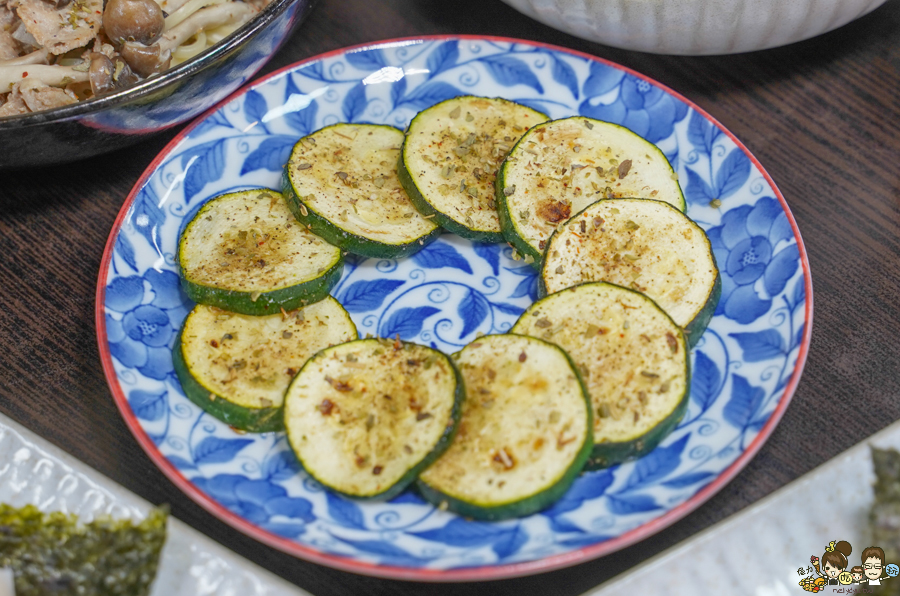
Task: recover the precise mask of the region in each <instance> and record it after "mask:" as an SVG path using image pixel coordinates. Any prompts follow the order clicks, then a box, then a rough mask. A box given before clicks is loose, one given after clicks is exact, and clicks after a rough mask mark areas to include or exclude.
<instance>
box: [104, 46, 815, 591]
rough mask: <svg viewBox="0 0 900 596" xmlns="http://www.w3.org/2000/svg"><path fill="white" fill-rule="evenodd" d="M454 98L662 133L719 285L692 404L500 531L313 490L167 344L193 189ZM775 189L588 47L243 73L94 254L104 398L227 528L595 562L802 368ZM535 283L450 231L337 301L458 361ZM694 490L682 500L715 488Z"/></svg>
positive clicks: (508, 320) (495, 565)
mask: <svg viewBox="0 0 900 596" xmlns="http://www.w3.org/2000/svg"><path fill="white" fill-rule="evenodd" d="M460 94H476V95H484V96H502V97H506V98H508V99H512V100H515V101H519V102H522V103H524V104H527V105H530V106H533V107H535V108H537V109H540V110H542V111H544V112H547V113H549V114H550V115H551V117H554V118H559V117H564V116H569V115H572V114H583V115H586V116H591V117H599V118H604V119H607V120H611V121H613V122H616V123H619V124H623V125H625V126H628V127H630V128H631V129H632V130H634V131H636V132H637V133H638V134H641V135H643V136H645V137H646V138H648V139H649V140H651V141H653V142H654V143H656V144H657V145H658V146H659V147H660V148H661V149H662V150H663V151H664V152H665V154H666V155H667V156H668V157H669V159H670V160H671V161H672V163H673V164H674V166H675V168H676V171H677V172H678V174H679V177H680V180H681V181H682V185H683V187H684V190H685V196H686V198H687V201H688V213H689V215H690V216H691V217H692V218H693V219H695V220H696V221H697V222H698V223H700V225H702V226H703V227H704V228H705V229H706V230H707V231H708V233H709V236H710V239H711V241H712V245H713V248H714V250H715V255H716V259H717V261H718V263H719V266H720V268H721V271H722V280H723V292H722V300H721V302H720V304H719V308H718V310H717V312H716V316H715V317H714V318H713V320H712V323H711V324H710V326H709V329H708V330H707V332H706V333H705V335H704V337H703V338H702V339H701V340H700V342H699V344H698V345H697V347H696V348H695V350H694V352H693V382H692V386H691V402H690V406H689V410H688V412H687V414H686V416H685V418H684V420H683V421H682V423H681V424H680V425H679V427H678V429H677V430H676V431H675V432H674V433H673V434H672V435H671V436H669V437H668V438H667V439H666V440H665V441H664V442H663V443H662V444H661V445H660V446H659V447H658V448H657V449H656V450H655V451H653V452H652V453H650V454H649V455H647V456H646V457H644V458H642V459H640V460H638V461H636V462H629V463H626V464H622V465H619V466H616V467H614V468H610V469H606V470H600V471H596V472H590V473H586V474H583V475H582V476H581V477H579V478H578V479H577V480H576V482H575V483H574V485H573V486H572V488H571V489H570V490H569V492H568V493H567V494H566V495H565V496H564V497H563V498H562V499H561V500H560V501H558V502H557V503H556V504H555V505H553V506H552V507H551V508H550V509H548V510H546V511H544V512H542V513H539V514H536V515H532V516H530V517H527V518H523V519H518V520H512V521H506V522H502V523H482V522H473V521H467V520H464V519H461V518H459V517H456V516H454V515H452V514H450V513H447V512H443V511H438V510H436V509H435V508H433V507H431V506H430V505H428V504H426V503H424V502H423V501H422V500H421V499H420V498H419V497H417V496H416V495H415V494H414V493H413V492H411V491H407V492H406V493H403V494H401V495H400V496H399V497H397V498H395V499H393V500H392V501H390V502H386V503H383V502H356V501H351V500H347V499H344V498H341V497H339V496H336V495H334V494H332V493H330V492H328V491H325V490H323V489H322V487H321V486H320V485H319V484H318V483H317V482H315V481H314V480H312V479H311V478H309V477H308V476H307V475H305V473H303V471H302V470H300V469H299V467H298V464H297V463H296V461H295V459H294V457H293V455H292V454H291V452H290V450H289V448H288V445H287V443H286V440H285V437H284V436H283V435H282V434H279V433H264V434H259V435H249V434H237V433H235V432H234V431H233V430H232V429H230V428H229V427H228V426H227V425H225V424H223V423H221V422H219V421H218V420H216V419H214V418H212V417H210V416H208V415H206V414H204V413H203V412H202V411H201V410H200V409H199V408H197V407H196V406H194V405H193V404H192V403H191V402H189V401H188V400H187V399H186V398H185V396H184V395H183V393H182V391H181V389H180V387H179V385H178V382H177V380H176V379H175V377H174V373H173V369H172V363H171V353H170V349H171V346H172V343H173V341H174V338H175V335H176V330H177V329H178V327H179V326H180V324H181V321H182V320H183V318H184V316H185V315H186V313H187V312H188V310H189V308H190V306H191V305H190V304H189V302H188V301H187V300H186V298H185V297H184V296H183V294H182V293H181V291H180V289H179V286H178V283H177V277H176V271H177V267H176V265H175V262H174V253H175V247H176V241H177V238H178V234H179V231H180V229H181V227H182V226H183V225H184V224H185V222H186V221H188V220H189V219H190V218H191V217H192V215H193V214H194V213H195V212H196V211H197V209H199V208H200V206H201V205H202V204H203V203H204V202H205V201H206V200H208V199H210V198H212V197H213V196H215V195H217V194H220V193H223V192H227V191H231V190H235V189H239V188H246V187H254V186H265V187H271V188H276V189H277V188H278V187H279V184H280V171H281V168H282V165H283V164H284V162H285V161H286V160H287V156H288V154H289V151H290V149H291V147H292V146H293V144H294V143H295V142H296V141H297V139H298V138H299V137H300V136H302V135H304V134H307V133H309V132H312V131H314V130H316V129H318V128H320V127H322V126H325V125H328V124H333V123H335V122H345V121H351V122H376V123H384V124H390V125H394V126H398V127H404V126H405V125H406V124H407V123H408V122H409V120H410V119H411V118H412V116H413V115H414V114H415V113H416V112H417V111H419V110H421V109H423V108H426V107H428V106H430V105H433V104H434V103H436V102H439V101H442V100H444V99H447V98H450V97H454V96H456V95H460ZM777 196H778V193H777V191H776V190H775V189H774V188H773V187H772V186H771V185H770V183H769V182H768V179H767V178H766V176H765V175H764V173H763V172H762V171H761V170H760V169H759V168H758V166H757V165H756V164H755V162H754V161H753V160H752V159H751V157H750V156H749V155H748V153H747V152H746V150H745V149H744V148H743V147H741V146H739V145H737V144H736V142H735V141H734V140H733V139H732V137H731V136H730V135H728V134H727V133H725V132H724V131H723V130H722V129H721V128H719V127H718V126H717V125H715V124H714V123H713V122H711V121H710V120H709V119H708V118H707V117H706V116H705V115H704V114H702V113H700V112H698V111H697V110H696V109H694V108H692V107H691V106H690V105H688V104H687V103H685V101H683V100H682V99H680V98H679V97H677V96H675V95H674V94H672V93H671V92H669V91H667V90H666V89H663V88H661V87H659V86H658V85H656V84H655V83H653V82H652V81H648V80H646V79H644V78H642V77H640V76H639V75H636V74H633V73H629V72H625V71H623V70H621V69H620V68H618V67H616V66H614V65H611V64H607V63H604V62H601V61H599V60H597V59H593V58H591V57H588V56H584V55H577V54H574V53H569V52H566V51H563V50H560V49H555V48H549V47H542V46H535V45H531V44H528V43H525V42H515V41H502V40H493V39H491V40H488V39H476V38H464V39H463V38H459V39H458V38H439V39H424V40H407V41H399V42H392V43H385V44H380V45H377V46H370V47H366V48H359V49H352V50H349V51H345V52H341V53H337V54H334V55H331V56H327V57H325V58H321V59H314V60H312V61H309V62H306V63H303V64H300V65H297V66H295V67H292V68H289V69H286V70H285V71H282V72H280V73H276V74H275V75H273V76H271V77H269V78H268V79H266V80H264V81H263V82H261V83H258V84H256V85H255V86H254V87H252V88H250V89H248V90H246V91H245V92H244V93H243V94H241V95H239V96H238V97H236V98H234V99H232V100H231V101H229V102H228V103H226V104H224V105H223V106H221V107H220V108H219V109H218V110H216V111H215V112H213V113H211V114H209V115H207V116H206V117H205V118H204V119H203V120H201V121H200V122H198V123H197V124H196V125H194V126H193V127H192V128H189V129H188V130H187V131H186V132H185V133H184V134H183V135H182V136H181V137H180V138H179V139H178V140H177V141H176V142H174V143H173V144H172V145H170V146H169V147H168V148H167V149H166V150H165V151H164V153H163V155H161V157H160V160H159V161H158V164H157V165H156V166H155V167H153V168H152V169H151V170H148V173H147V175H146V176H145V178H144V179H143V180H142V181H141V183H139V185H138V186H137V187H136V189H135V192H134V193H133V195H132V197H131V202H130V203H129V204H128V205H126V211H125V213H124V216H123V217H122V218H121V220H120V223H119V224H118V225H117V227H116V228H115V229H114V230H113V232H112V237H113V238H114V242H113V244H112V250H111V251H109V252H108V253H107V255H106V258H105V261H104V269H103V271H104V272H105V274H104V275H103V277H102V278H101V280H100V283H101V285H102V286H104V287H105V293H104V294H102V295H103V296H104V303H103V305H102V312H103V315H104V318H105V329H103V328H101V330H100V333H101V346H102V349H103V351H104V355H103V356H104V359H105V361H106V362H107V365H108V366H109V365H110V363H111V366H112V370H113V371H114V373H113V374H112V375H111V378H110V383H111V386H112V388H113V392H114V394H115V396H116V399H117V400H118V401H119V402H120V406H122V407H123V411H124V412H125V414H126V419H129V420H130V422H133V424H132V427H133V428H135V429H136V432H138V433H144V434H146V436H147V437H149V439H150V440H151V441H152V443H153V447H152V448H151V450H150V451H151V456H153V457H154V460H155V461H157V463H159V464H160V465H162V467H163V469H164V470H165V471H167V473H169V474H172V473H173V471H172V470H173V468H174V469H177V471H178V473H180V474H181V475H182V476H183V477H184V478H186V479H188V480H189V482H190V490H189V491H188V492H190V493H193V494H192V496H194V498H197V499H199V500H201V502H204V501H205V502H207V503H208V502H210V501H211V502H213V503H216V504H218V505H221V506H222V507H225V508H226V509H228V510H229V511H230V512H231V514H233V516H235V517H233V518H231V517H230V516H228V515H226V516H225V518H226V520H227V521H231V522H232V523H235V520H236V519H237V520H243V521H245V522H249V523H250V524H253V526H255V528H256V530H254V532H253V533H254V535H255V536H257V537H258V538H261V539H263V540H267V541H269V542H273V541H276V540H280V539H287V540H289V541H290V542H287V543H285V542H283V541H282V542H279V543H278V544H279V546H280V547H281V548H285V549H287V550H289V551H291V552H294V553H295V554H297V555H298V556H301V557H306V558H311V559H313V560H317V561H319V562H325V563H326V564H331V565H335V566H338V567H343V568H349V569H355V570H357V571H361V572H364V573H375V574H380V575H388V576H390V575H394V576H403V577H407V578H415V577H424V574H426V573H433V572H434V571H435V570H438V571H446V574H445V577H446V578H448V579H454V578H456V579H460V578H465V577H466V572H467V570H468V571H472V570H473V569H475V570H479V569H481V570H484V569H487V571H486V572H485V573H482V574H481V575H479V576H478V577H488V576H490V577H501V576H504V575H511V574H515V573H519V572H517V571H516V564H517V563H527V562H534V561H538V560H544V561H545V562H546V565H545V567H544V568H552V567H553V566H559V565H562V564H566V563H565V562H561V561H562V559H561V558H559V557H558V556H559V555H564V554H566V553H570V552H571V551H574V550H578V549H585V551H584V552H585V553H587V554H589V555H590V556H599V555H600V554H603V553H605V552H609V551H610V550H613V549H615V548H621V547H622V546H624V545H625V544H628V543H629V541H633V540H636V539H637V538H638V537H639V536H641V532H642V528H645V527H646V526H647V525H648V524H650V523H651V522H653V521H654V520H658V519H659V518H660V517H662V516H665V515H667V514H670V513H671V515H669V516H668V518H667V519H669V520H671V521H674V519H676V518H677V517H678V516H679V515H683V514H684V513H686V512H687V511H689V510H690V508H691V507H692V506H696V505H697V504H698V501H697V500H696V499H695V500H693V501H691V499H692V497H694V496H695V495H697V493H698V492H699V491H701V489H703V488H704V487H706V486H708V485H709V484H710V483H713V482H716V481H717V479H718V480H719V485H721V483H724V482H725V481H726V480H727V478H728V477H730V476H729V474H733V473H734V472H735V471H736V470H734V469H732V470H730V472H729V471H728V470H729V469H730V467H731V466H732V464H734V463H735V462H737V461H738V460H739V459H741V458H742V456H743V459H742V460H741V463H745V462H746V460H747V458H748V457H749V456H750V455H752V451H753V450H754V449H752V448H751V445H752V444H754V439H756V438H757V437H760V436H761V439H764V438H765V436H767V435H768V433H769V432H771V429H772V427H773V425H774V423H775V419H777V416H775V418H773V413H775V412H776V410H780V409H783V407H784V406H785V405H786V403H787V401H788V400H789V399H790V395H789V394H790V392H791V391H792V390H793V386H792V385H791V383H792V382H793V383H794V384H795V383H796V380H797V376H798V375H799V371H800V368H801V367H802V362H798V359H799V358H800V355H801V353H805V347H804V346H805V343H806V342H807V341H808V334H807V333H805V329H806V328H807V326H808V325H809V320H807V317H808V316H810V312H811V311H810V309H809V304H810V300H811V297H810V296H808V294H807V287H808V283H809V280H808V279H806V278H805V277H804V275H805V274H804V272H805V271H807V270H808V268H805V267H802V266H801V262H800V253H801V249H800V246H799V244H798V243H799V236H797V235H796V234H795V233H794V230H793V229H792V227H791V224H790V221H791V220H790V215H789V213H788V212H787V211H786V207H785V206H784V205H783V203H782V202H779V200H778V199H777V198H776V197H777ZM536 289H537V286H536V276H535V273H534V270H533V269H532V268H531V267H530V266H528V265H526V264H524V263H523V262H522V261H520V260H516V255H514V254H513V253H512V251H511V249H509V248H508V247H507V246H506V245H486V244H477V243H472V242H469V241H467V240H464V239H461V238H459V237H456V236H453V235H449V234H445V235H444V236H442V237H441V238H440V239H439V240H438V241H437V242H435V243H434V244H432V245H430V246H428V247H427V248H426V249H424V250H423V251H421V252H419V253H418V254H416V255H414V256H413V257H410V258H407V259H402V260H391V259H381V260H379V259H362V258H355V257H352V256H349V257H348V259H347V264H346V267H345V271H344V274H343V277H342V278H341V280H340V282H339V283H338V285H337V286H336V287H335V288H334V290H333V291H332V294H333V295H334V296H335V297H337V299H338V300H340V301H341V302H342V303H343V304H344V306H345V307H346V308H347V310H348V311H349V312H350V314H351V316H352V318H353V320H354V321H355V322H356V324H357V326H358V328H359V330H360V333H361V334H367V333H371V334H373V335H380V336H390V337H393V336H396V335H399V336H400V337H401V338H403V339H406V340H412V341H417V342H420V343H424V344H428V345H431V346H434V347H437V348H439V349H441V350H443V351H445V352H453V351H456V350H458V349H459V348H460V347H462V346H463V345H465V344H466V343H467V342H469V341H471V340H472V339H474V338H475V337H476V336H477V334H479V333H501V332H504V331H506V330H508V329H509V328H510V327H511V326H512V324H513V323H514V322H515V320H516V318H517V317H518V316H519V314H521V313H522V311H523V310H524V309H525V308H526V307H527V306H528V305H529V304H530V303H531V302H532V301H533V300H534V299H535V298H536ZM767 425H768V426H767ZM763 429H765V430H763ZM761 431H762V435H760V433H761ZM757 446H758V444H757ZM748 449H750V451H748ZM704 495H705V496H698V497H697V498H698V499H703V498H708V496H710V495H711V492H710V491H707V492H706V493H704ZM679 512H682V513H679ZM671 521H669V522H668V523H671ZM239 525H240V524H239ZM659 527H661V525H658V526H657V528H656V529H658V528H659ZM245 529H246V528H245ZM319 555H321V556H319ZM360 563H365V564H375V565H378V566H382V567H370V566H360V565H359V564H360ZM417 573H421V574H422V575H417ZM471 577H474V576H471Z"/></svg>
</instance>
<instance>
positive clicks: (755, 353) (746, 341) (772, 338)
mask: <svg viewBox="0 0 900 596" xmlns="http://www.w3.org/2000/svg"><path fill="white" fill-rule="evenodd" d="M731 337H733V338H734V339H736V340H737V342H738V344H739V345H740V346H741V349H742V350H743V351H744V360H746V361H747V362H763V361H764V360H769V359H771V358H777V357H778V356H781V355H783V354H784V338H783V337H782V336H781V334H780V333H778V331H776V330H775V329H765V330H763V331H754V332H753V333H732V334H731Z"/></svg>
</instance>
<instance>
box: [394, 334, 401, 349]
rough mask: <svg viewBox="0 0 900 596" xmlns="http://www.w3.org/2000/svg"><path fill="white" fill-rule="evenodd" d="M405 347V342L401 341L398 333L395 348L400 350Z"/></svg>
mask: <svg viewBox="0 0 900 596" xmlns="http://www.w3.org/2000/svg"><path fill="white" fill-rule="evenodd" d="M402 347H403V343H402V342H401V341H400V334H399V333H398V334H397V335H396V336H395V338H394V349H395V350H399V349H400V348H402Z"/></svg>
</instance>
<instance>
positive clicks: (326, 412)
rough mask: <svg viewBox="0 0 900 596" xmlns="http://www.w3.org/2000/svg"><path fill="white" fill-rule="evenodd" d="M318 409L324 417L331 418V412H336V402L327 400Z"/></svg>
mask: <svg viewBox="0 0 900 596" xmlns="http://www.w3.org/2000/svg"><path fill="white" fill-rule="evenodd" d="M316 407H317V408H318V409H319V411H320V412H322V416H331V412H332V411H334V402H333V401H331V400H330V399H327V398H326V399H323V400H322V403H320V404H319V405H318V406H316Z"/></svg>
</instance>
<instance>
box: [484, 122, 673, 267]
mask: <svg viewBox="0 0 900 596" xmlns="http://www.w3.org/2000/svg"><path fill="white" fill-rule="evenodd" d="M577 122H581V123H583V124H584V125H585V127H587V125H590V128H589V130H590V131H594V130H595V129H597V131H598V134H599V131H600V130H603V129H608V130H609V131H611V132H612V133H615V134H617V135H620V136H621V137H623V138H620V140H621V141H622V142H623V143H630V142H633V141H637V142H638V143H639V145H640V153H641V154H645V155H646V156H647V157H649V156H650V155H653V156H655V157H656V158H657V159H658V160H659V163H664V164H665V165H666V166H668V170H669V171H670V172H671V174H672V175H673V176H674V174H675V172H674V170H673V169H672V166H671V164H670V163H669V161H668V159H667V158H666V156H665V154H664V153H663V152H662V151H661V150H660V149H659V148H658V147H657V146H656V145H654V144H653V143H650V142H648V141H646V140H645V139H643V138H642V137H640V136H639V135H637V134H635V133H633V132H632V131H630V130H629V129H628V128H626V127H624V126H620V125H618V124H613V123H611V122H605V121H602V120H596V119H593V118H587V117H584V116H571V117H568V118H560V119H558V120H551V121H549V122H543V123H539V124H536V125H535V126H534V127H533V128H532V129H531V130H529V131H528V132H526V133H525V134H524V135H523V136H522V138H520V139H519V141H518V142H517V143H516V144H515V146H514V147H513V148H512V149H511V150H510V152H509V155H507V156H506V159H504V160H503V163H502V164H501V165H500V169H499V171H498V172H497V179H496V182H495V196H496V200H495V202H496V204H497V211H498V213H499V214H500V225H501V229H502V231H503V236H504V238H505V239H506V241H507V242H509V243H510V244H511V245H512V246H514V247H515V248H516V250H518V251H519V252H520V253H522V254H523V255H531V257H532V258H534V266H535V268H536V269H537V268H539V261H540V260H541V256H542V254H543V250H542V249H540V248H539V246H533V245H532V244H531V243H529V241H528V240H527V239H526V238H525V235H523V232H522V231H521V230H520V229H519V228H518V226H517V224H516V220H515V214H513V213H512V208H511V207H510V204H509V197H512V196H513V193H510V194H509V195H507V194H506V192H505V191H506V190H507V189H513V188H515V186H516V181H515V180H511V179H510V178H509V174H510V170H511V169H514V168H515V165H514V163H515V161H517V160H518V159H520V158H521V154H522V152H523V151H527V146H526V145H525V144H526V143H529V142H530V141H531V139H532V138H533V137H534V135H539V134H543V133H544V132H546V131H548V130H551V131H552V132H556V130H557V129H558V128H559V127H565V126H568V125H569V124H573V123H577ZM577 128H580V127H577ZM548 134H550V133H548ZM586 134H587V133H586ZM592 141H593V139H587V140H586V143H588V144H587V145H586V148H587V152H586V153H582V154H581V155H582V156H585V157H584V158H586V157H587V156H589V155H590V152H591V151H592V150H593V149H592V148H591V142H592ZM544 142H545V143H547V141H544ZM550 155H553V153H552V151H551V153H550ZM592 169H593V168H583V171H588V170H592ZM620 180H621V178H620ZM519 186H520V187H521V183H520V184H519ZM517 190H518V192H519V193H521V192H523V191H524V190H526V189H523V188H518V189H517ZM670 190H672V191H673V193H672V196H671V197H670V199H671V203H670V204H671V205H672V206H673V207H674V208H676V209H678V210H679V211H682V212H684V211H685V209H686V203H685V200H684V193H683V191H682V190H681V187H680V185H679V184H678V183H675V184H674V188H672V189H670ZM548 192H552V190H551V191H548ZM613 193H614V195H611V196H617V197H621V196H626V195H624V194H622V191H615V190H614V191H613ZM629 194H633V193H629ZM579 196H583V197H588V196H591V194H590V193H588V194H585V195H579ZM593 196H595V197H597V198H600V195H599V194H594V195H593ZM611 196H610V197H606V198H611ZM585 201H586V199H585V198H577V197H575V198H573V203H578V205H574V206H573V209H572V210H573V211H580V210H582V209H583V208H584V206H585V205H586V202H585ZM588 202H593V201H588ZM667 202H668V201H667ZM532 218H534V215H532ZM562 223H563V222H562V221H561V222H560V225H562ZM547 244H549V238H548V239H547Z"/></svg>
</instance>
